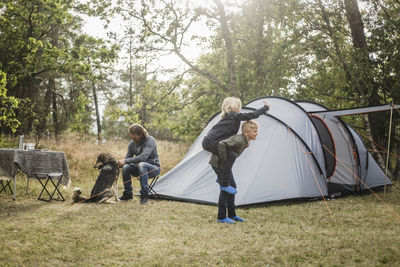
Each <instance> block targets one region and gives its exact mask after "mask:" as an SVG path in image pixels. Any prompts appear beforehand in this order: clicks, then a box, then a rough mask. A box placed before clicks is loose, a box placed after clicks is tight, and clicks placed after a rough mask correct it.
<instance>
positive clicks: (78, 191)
mask: <svg viewBox="0 0 400 267" xmlns="http://www.w3.org/2000/svg"><path fill="white" fill-rule="evenodd" d="M81 194H82V191H81V189H80V188H79V187H75V188H74V191H73V192H72V201H73V202H74V203H77V202H79V203H82V202H90V198H84V197H82V196H81Z"/></svg>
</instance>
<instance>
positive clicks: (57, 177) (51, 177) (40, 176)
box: [35, 173, 65, 202]
mask: <svg viewBox="0 0 400 267" xmlns="http://www.w3.org/2000/svg"><path fill="white" fill-rule="evenodd" d="M35 177H36V179H37V180H38V181H39V183H40V184H41V185H42V191H41V192H40V194H39V197H38V200H43V201H47V202H50V201H51V200H52V199H54V200H61V201H65V199H64V197H63V195H62V194H61V192H60V190H59V188H58V187H59V185H60V182H61V179H62V177H63V174H62V173H46V174H43V173H42V174H41V173H38V174H35ZM41 179H46V181H45V183H43V182H42V180H41ZM53 180H58V181H57V183H55V182H54V181H53ZM49 181H50V183H49ZM51 184H52V185H53V188H54V189H53V191H52V192H51V193H50V192H49V191H50V189H49V188H48V186H51ZM47 189H49V190H47ZM44 191H46V193H47V195H48V196H49V198H43V197H42V194H43V192H44ZM56 192H57V194H58V196H57V198H54V194H55V193H56Z"/></svg>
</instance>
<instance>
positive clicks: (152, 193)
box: [149, 175, 161, 200]
mask: <svg viewBox="0 0 400 267" xmlns="http://www.w3.org/2000/svg"><path fill="white" fill-rule="evenodd" d="M158 178H159V176H158V175H157V176H155V177H154V178H153V180H152V181H151V182H150V184H149V192H150V193H151V195H152V196H154V198H155V199H157V200H161V197H160V196H159V195H158V194H157V192H156V191H155V190H154V188H153V186H154V185H155V184H156V182H157V180H158Z"/></svg>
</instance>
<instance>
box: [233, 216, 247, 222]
mask: <svg viewBox="0 0 400 267" xmlns="http://www.w3.org/2000/svg"><path fill="white" fill-rule="evenodd" d="M231 219H232V220H235V221H237V222H244V221H245V219H243V218H240V217H239V216H235V217H233V218H231Z"/></svg>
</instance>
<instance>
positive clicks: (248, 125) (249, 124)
mask: <svg viewBox="0 0 400 267" xmlns="http://www.w3.org/2000/svg"><path fill="white" fill-rule="evenodd" d="M251 129H258V123H257V122H256V121H252V120H250V121H245V122H244V123H243V124H242V133H244V132H248V131H250V130H251Z"/></svg>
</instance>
